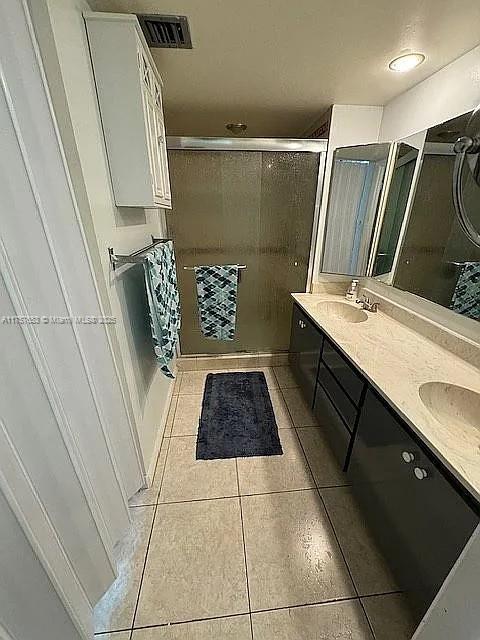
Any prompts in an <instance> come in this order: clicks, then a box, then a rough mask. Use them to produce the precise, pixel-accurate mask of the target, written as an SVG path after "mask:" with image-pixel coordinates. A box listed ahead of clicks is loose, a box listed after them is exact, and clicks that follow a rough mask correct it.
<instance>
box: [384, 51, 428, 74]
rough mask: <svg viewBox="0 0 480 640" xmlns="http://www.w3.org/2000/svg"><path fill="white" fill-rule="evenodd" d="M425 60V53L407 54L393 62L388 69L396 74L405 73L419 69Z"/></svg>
mask: <svg viewBox="0 0 480 640" xmlns="http://www.w3.org/2000/svg"><path fill="white" fill-rule="evenodd" d="M424 60H425V56H424V55H423V53H407V54H405V55H403V56H399V57H398V58H395V59H394V60H392V61H391V62H390V63H389V65H388V68H389V69H390V70H391V71H395V72H396V73H405V72H406V71H411V70H412V69H415V67H418V65H419V64H422V62H423V61H424Z"/></svg>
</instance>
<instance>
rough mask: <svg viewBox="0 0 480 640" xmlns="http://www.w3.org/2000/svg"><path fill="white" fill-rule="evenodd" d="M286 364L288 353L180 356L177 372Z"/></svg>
mask: <svg viewBox="0 0 480 640" xmlns="http://www.w3.org/2000/svg"><path fill="white" fill-rule="evenodd" d="M286 364H288V352H287V351H279V352H276V353H268V352H259V353H225V354H222V355H217V354H215V355H196V356H182V357H180V358H178V360H177V366H178V370H179V371H202V370H205V369H235V368H237V367H238V368H252V367H280V366H283V365H286Z"/></svg>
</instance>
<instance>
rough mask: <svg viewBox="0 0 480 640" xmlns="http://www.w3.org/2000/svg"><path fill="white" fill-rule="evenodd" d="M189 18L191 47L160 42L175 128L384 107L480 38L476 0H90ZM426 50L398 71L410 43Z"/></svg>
mask: <svg viewBox="0 0 480 640" xmlns="http://www.w3.org/2000/svg"><path fill="white" fill-rule="evenodd" d="M89 4H90V5H91V7H92V9H94V10H98V11H118V12H127V13H164V14H180V15H186V16H188V19H189V23H190V30H191V34H192V42H193V47H194V48H193V49H192V50H168V49H153V50H152V54H153V57H154V59H155V61H156V63H157V66H158V68H159V70H160V73H161V74H162V76H163V79H164V81H165V112H166V123H167V130H168V133H169V134H170V135H198V136H218V135H227V131H226V130H225V124H226V123H228V122H245V123H246V124H247V125H248V129H247V132H246V135H247V136H266V137H267V136H278V137H282V136H299V135H301V134H302V133H303V132H304V131H305V129H306V128H308V127H309V126H310V125H311V123H312V122H313V121H314V120H315V119H316V118H317V117H318V116H320V115H321V114H322V112H324V111H325V110H326V109H327V108H328V107H329V106H330V105H331V104H332V103H340V104H369V105H383V104H385V103H386V102H388V101H389V100H390V99H391V98H393V97H394V96H396V95H398V94H399V93H402V92H403V91H405V90H406V89H408V88H409V87H412V86H413V85H415V84H417V83H418V82H420V81H421V80H423V79H424V78H426V77H427V76H429V75H431V74H432V73H434V72H435V71H437V70H438V69H440V68H441V67H443V66H445V65H446V64H448V63H449V62H451V61H452V60H454V59H455V58H457V57H459V56H460V55H461V54H462V53H465V52H466V51H468V50H470V49H472V48H473V47H474V46H476V45H477V44H478V43H479V41H480V2H478V0H455V2H452V0H401V1H399V2H395V1H393V0H366V1H365V0H236V1H235V2H234V1H233V0H89ZM411 51H420V52H423V53H424V54H425V55H426V56H427V59H426V61H425V62H424V63H423V64H422V65H421V66H420V67H419V68H417V69H415V70H413V71H411V72H410V73H406V74H396V73H392V72H391V71H389V70H388V66H387V65H388V62H389V61H390V60H391V59H392V58H394V57H396V56H398V55H401V54H402V53H405V52H411Z"/></svg>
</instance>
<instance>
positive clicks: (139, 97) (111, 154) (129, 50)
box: [84, 12, 172, 208]
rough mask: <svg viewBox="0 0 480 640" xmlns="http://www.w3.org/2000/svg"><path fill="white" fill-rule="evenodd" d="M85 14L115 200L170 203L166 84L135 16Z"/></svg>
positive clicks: (128, 204) (130, 203) (149, 204)
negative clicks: (165, 101) (165, 117)
mask: <svg viewBox="0 0 480 640" xmlns="http://www.w3.org/2000/svg"><path fill="white" fill-rule="evenodd" d="M84 17H85V22H86V25H87V33H88V40H89V44H90V52H91V58H92V66H93V71H94V76H95V84H96V88H97V95H98V103H99V108H100V115H101V119H102V126H103V130H104V134H105V145H106V151H107V156H108V164H109V168H110V175H111V179H112V188H113V194H114V198H115V204H116V205H117V206H119V207H122V206H125V207H145V208H147V207H148V208H151V207H163V208H171V206H172V205H171V196H170V178H169V174H168V162H167V148H166V137H165V127H164V118H163V110H162V86H163V83H162V79H161V77H160V75H159V73H158V71H157V69H156V67H155V63H154V62H153V59H152V57H151V55H150V52H149V50H148V47H147V44H146V42H145V39H144V37H143V33H142V31H141V29H140V26H139V24H138V21H137V18H136V16H134V15H128V14H113V13H92V12H88V13H85V14H84Z"/></svg>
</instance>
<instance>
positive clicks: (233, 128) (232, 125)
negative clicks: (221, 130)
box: [225, 122, 247, 135]
mask: <svg viewBox="0 0 480 640" xmlns="http://www.w3.org/2000/svg"><path fill="white" fill-rule="evenodd" d="M225 128H226V129H228V131H230V133H233V134H234V135H239V134H241V133H244V131H246V130H247V125H246V124H244V123H243V122H229V123H228V124H227V125H225Z"/></svg>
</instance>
